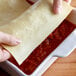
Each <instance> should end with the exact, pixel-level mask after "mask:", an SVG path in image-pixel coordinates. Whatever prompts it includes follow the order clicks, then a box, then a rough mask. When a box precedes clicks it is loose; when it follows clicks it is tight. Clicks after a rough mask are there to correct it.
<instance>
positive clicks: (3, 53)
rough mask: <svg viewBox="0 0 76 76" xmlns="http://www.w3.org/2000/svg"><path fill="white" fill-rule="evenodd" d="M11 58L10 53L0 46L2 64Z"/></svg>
mask: <svg viewBox="0 0 76 76" xmlns="http://www.w3.org/2000/svg"><path fill="white" fill-rule="evenodd" d="M10 57H11V55H10V53H9V52H8V51H7V50H5V49H3V48H2V47H1V46H0V62H3V61H5V60H7V59H9V58H10Z"/></svg>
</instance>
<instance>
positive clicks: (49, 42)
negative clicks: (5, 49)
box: [9, 20, 76, 75]
mask: <svg viewBox="0 0 76 76" xmlns="http://www.w3.org/2000/svg"><path fill="white" fill-rule="evenodd" d="M75 28H76V26H75V25H74V24H72V23H70V22H69V21H67V20H64V21H63V23H61V25H60V26H59V27H58V28H56V29H55V30H54V31H53V32H52V33H51V34H50V35H49V36H48V37H47V38H46V39H45V40H44V41H43V42H42V43H41V44H40V45H39V46H38V47H37V48H36V49H35V50H34V51H33V52H32V53H31V55H29V57H28V58H27V59H26V60H25V61H24V62H23V63H22V64H21V65H20V66H19V65H18V63H17V62H16V60H15V59H14V58H13V57H11V58H10V59H9V61H11V62H12V63H13V64H15V65H16V66H17V67H19V69H21V70H22V71H23V72H24V73H25V74H27V75H30V74H32V73H33V72H34V71H35V70H36V68H37V67H38V66H39V65H40V64H41V63H42V62H43V61H44V60H45V59H46V58H47V56H48V55H50V54H51V53H52V51H54V50H55V49H56V48H57V47H58V46H59V45H60V44H61V43H62V42H63V41H64V39H65V38H67V36H69V34H70V33H71V32H72V31H73V30H74V29H75Z"/></svg>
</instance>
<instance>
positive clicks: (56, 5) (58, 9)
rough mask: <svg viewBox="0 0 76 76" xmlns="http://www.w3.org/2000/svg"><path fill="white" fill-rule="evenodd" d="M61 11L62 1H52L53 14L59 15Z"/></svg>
mask: <svg viewBox="0 0 76 76" xmlns="http://www.w3.org/2000/svg"><path fill="white" fill-rule="evenodd" d="M61 10H62V0H54V2H53V11H54V13H55V14H58V13H60V12H61Z"/></svg>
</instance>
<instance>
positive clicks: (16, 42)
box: [13, 40, 21, 45]
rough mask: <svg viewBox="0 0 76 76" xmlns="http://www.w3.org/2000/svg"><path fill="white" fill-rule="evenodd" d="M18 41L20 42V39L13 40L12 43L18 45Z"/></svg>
mask: <svg viewBox="0 0 76 76" xmlns="http://www.w3.org/2000/svg"><path fill="white" fill-rule="evenodd" d="M20 43H21V41H20V40H15V41H13V44H14V45H18V44H20Z"/></svg>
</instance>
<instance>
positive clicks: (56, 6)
mask: <svg viewBox="0 0 76 76" xmlns="http://www.w3.org/2000/svg"><path fill="white" fill-rule="evenodd" d="M64 1H66V2H68V3H71V0H64ZM61 10H62V0H54V2H53V11H54V13H55V14H58V13H60V12H61Z"/></svg>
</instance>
